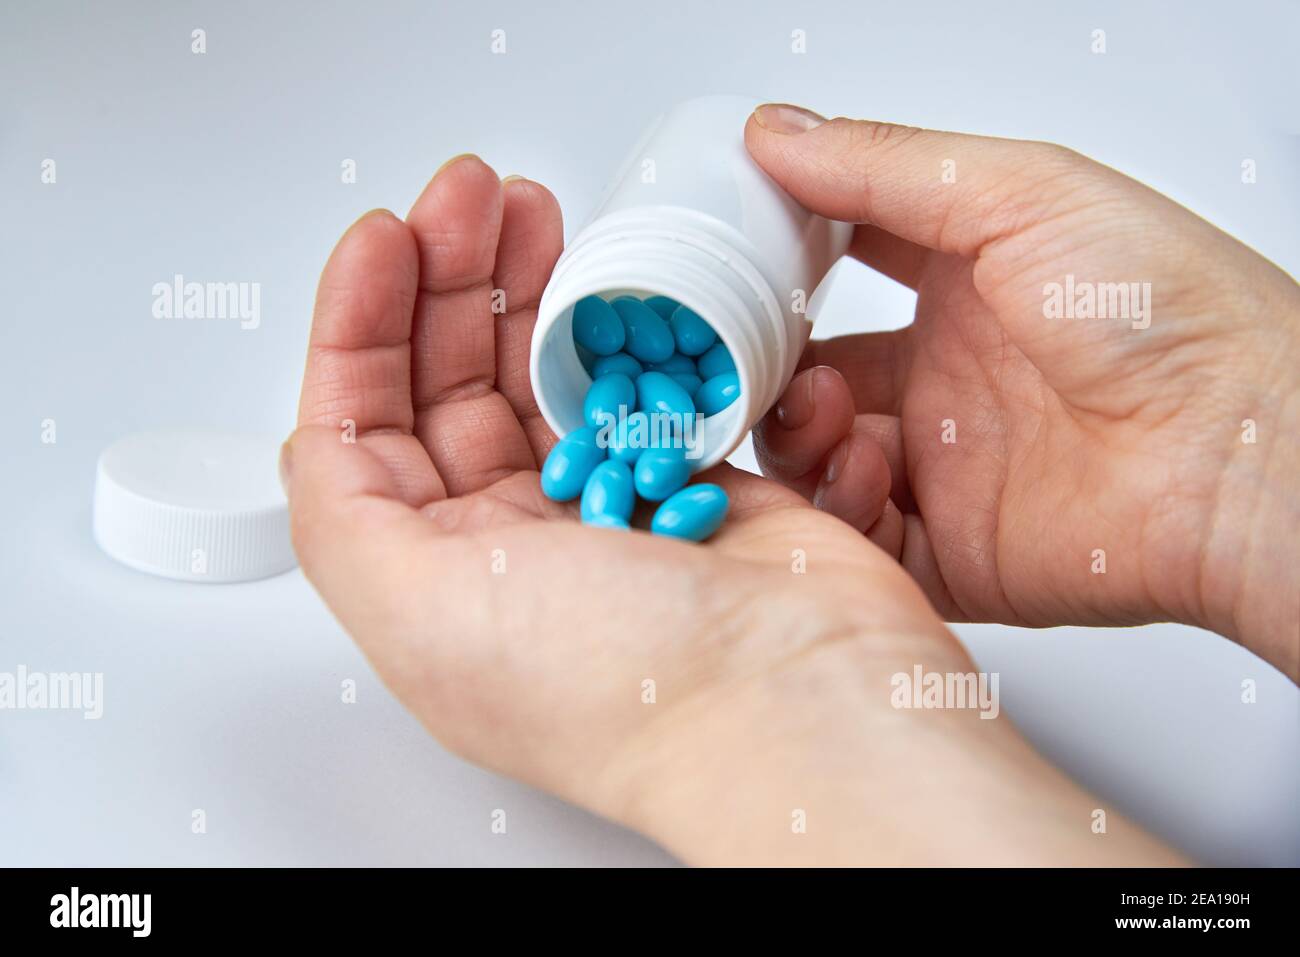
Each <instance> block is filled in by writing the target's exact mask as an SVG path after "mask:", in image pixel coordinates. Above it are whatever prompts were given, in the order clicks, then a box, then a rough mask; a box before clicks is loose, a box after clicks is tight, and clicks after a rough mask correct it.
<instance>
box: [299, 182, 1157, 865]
mask: <svg viewBox="0 0 1300 957" xmlns="http://www.w3.org/2000/svg"><path fill="white" fill-rule="evenodd" d="M560 246H561V228H560V215H559V210H558V207H557V206H556V203H555V200H554V199H553V197H552V196H551V195H550V193H549V192H547V191H546V190H545V189H544V188H543V187H541V186H540V185H538V184H536V183H532V182H529V181H527V180H521V179H511V180H508V181H507V182H505V183H504V184H503V183H500V182H499V181H498V179H497V177H496V174H495V173H493V172H492V170H491V169H489V168H488V167H487V166H486V165H484V164H483V163H482V162H481V161H480V160H478V159H477V158H475V157H462V158H458V159H457V160H454V161H452V162H451V163H449V164H448V165H447V166H445V167H444V168H443V169H442V170H441V171H440V172H439V173H438V174H437V175H436V176H435V177H434V179H433V181H432V183H431V184H430V185H429V186H428V188H427V189H426V190H425V192H424V194H423V195H422V196H421V197H420V199H419V200H418V201H417V202H416V204H415V206H414V208H413V209H412V210H411V212H410V214H409V215H408V217H407V220H406V222H402V221H401V220H399V219H397V218H396V217H394V216H393V215H392V214H390V213H387V212H376V213H372V214H369V215H367V216H365V217H363V218H362V219H361V220H360V221H359V222H357V223H356V224H355V225H353V226H352V228H351V229H349V230H348V232H347V234H346V235H345V236H344V237H343V239H342V240H341V241H340V242H339V245H338V247H337V248H336V249H335V251H334V253H333V255H332V256H331V257H330V260H329V263H328V264H327V265H326V267H325V271H324V273H323V275H322V277H321V282H320V289H319V293H318V298H317V304H316V314H315V320H314V324H313V328H312V334H311V343H310V349H309V355H308V361H307V370H306V375H305V381H304V384H303V392H302V401H301V405H300V410H299V420H300V425H299V428H298V430H297V431H296V432H295V433H294V435H293V436H292V437H291V439H290V440H289V442H288V443H286V446H285V451H284V457H283V460H282V466H283V471H284V475H285V483H286V488H287V490H288V495H289V501H290V508H291V516H292V531H293V538H294V544H295V548H296V549H297V552H298V555H299V558H300V559H301V562H302V567H303V570H304V572H305V573H306V575H307V577H308V578H309V579H310V580H311V581H312V583H313V584H314V585H315V586H316V588H317V589H318V590H319V591H320V593H321V595H322V596H323V597H324V598H325V600H326V602H327V603H328V604H329V606H330V608H331V609H332V610H333V612H334V613H335V614H336V615H337V616H338V617H339V619H340V620H341V621H342V623H343V624H344V626H345V627H346V628H347V629H348V630H349V632H350V633H351V634H352V635H353V636H354V637H355V638H356V640H357V642H358V643H359V644H360V646H361V647H362V649H363V650H364V651H365V653H366V654H367V655H368V656H369V658H370V660H371V661H372V662H373V663H374V666H375V668H376V669H377V671H378V672H379V674H380V675H381V676H382V677H383V679H384V680H385V681H386V682H387V683H388V685H389V686H390V687H391V688H392V689H393V691H394V692H395V693H396V694H397V695H398V697H399V698H400V699H401V700H402V701H403V702H404V703H405V704H406V705H407V706H408V707H410V708H411V709H412V711H414V713H415V714H416V715H417V716H418V717H419V718H420V719H421V720H422V721H423V722H424V723H425V725H426V726H427V727H428V728H429V729H430V731H432V732H433V734H434V735H436V736H437V737H438V738H439V739H440V740H442V741H443V742H444V743H445V744H447V745H448V746H449V747H450V748H452V749H454V750H455V751H457V752H459V753H461V754H463V755H465V756H467V757H468V758H470V759H472V760H474V761H476V762H478V763H480V764H483V765H486V766H488V767H490V768H494V769H496V770H498V771H502V772H504V773H506V774H510V775H512V776H515V777H518V778H521V779H523V780H525V781H528V782H531V783H533V784H535V785H537V786H540V787H543V788H546V789H548V790H550V791H553V792H555V793H556V794H559V795H561V796H562V797H565V798H567V799H569V800H571V801H573V802H575V803H578V804H581V805H583V806H585V807H587V808H590V809H592V810H594V811H596V812H598V813H601V814H604V815H606V816H608V817H611V818H613V819H615V820H617V821H621V822H623V823H625V824H628V825H630V826H633V827H636V828H639V829H640V830H642V831H644V832H645V833H647V834H649V835H650V836H652V837H654V838H656V839H658V840H659V841H661V842H662V843H664V844H665V845H667V846H668V847H669V848H670V849H672V850H674V851H676V852H677V853H678V854H679V855H680V856H681V857H683V858H684V859H686V860H687V861H694V862H722V861H727V862H733V863H735V862H745V861H764V862H775V861H788V860H805V861H819V862H833V861H845V862H847V861H859V862H867V861H872V862H890V861H894V862H900V863H901V862H903V861H909V862H912V863H916V862H920V861H926V860H929V861H941V860H942V861H961V860H966V861H971V862H976V861H978V862H981V863H993V862H997V861H1005V862H1011V861H1035V860H1039V861H1051V860H1055V861H1057V862H1059V861H1060V860H1061V858H1062V857H1064V858H1065V859H1068V860H1073V861H1079V862H1082V861H1096V862H1109V863H1123V862H1127V861H1132V860H1145V861H1156V862H1163V861H1168V860H1170V859H1171V858H1170V856H1169V853H1168V852H1167V851H1165V850H1164V849H1163V848H1161V847H1159V846H1158V845H1156V844H1154V843H1153V842H1152V841H1151V840H1150V839H1149V838H1147V837H1146V836H1145V835H1143V834H1142V833H1141V832H1140V831H1137V830H1136V829H1135V828H1133V827H1132V826H1131V825H1129V824H1127V823H1125V822H1123V821H1122V820H1119V819H1118V817H1117V816H1115V815H1111V818H1110V822H1109V825H1110V826H1109V832H1108V835H1107V838H1106V840H1105V841H1100V840H1098V839H1097V838H1096V836H1095V835H1092V834H1091V833H1090V830H1089V827H1088V825H1089V821H1090V817H1089V815H1090V810H1091V808H1093V807H1096V806H1097V802H1096V799H1095V798H1092V797H1090V796H1088V795H1086V794H1084V793H1083V792H1082V791H1080V790H1078V789H1077V788H1076V787H1074V785H1072V784H1070V783H1069V782H1068V781H1067V780H1066V779H1065V778H1063V777H1062V776H1061V775H1060V774H1059V773H1058V772H1056V771H1055V770H1054V769H1052V768H1050V767H1049V766H1047V765H1046V764H1045V763H1044V762H1043V761H1042V760H1041V759H1039V758H1038V756H1037V755H1035V754H1034V753H1033V752H1032V751H1031V750H1030V748H1029V747H1028V746H1027V745H1026V744H1025V743H1024V742H1023V740H1022V739H1021V738H1020V737H1019V736H1018V735H1017V733H1016V731H1015V730H1014V728H1013V727H1012V726H1011V725H1010V723H1009V722H1008V721H1006V720H993V721H987V720H981V719H980V718H979V716H978V713H977V712H976V711H973V710H948V711H898V710H895V709H894V708H893V707H892V706H891V704H890V692H891V686H890V676H891V675H893V674H894V673H897V672H907V673H910V672H911V671H912V668H913V666H914V665H917V664H920V665H922V666H923V668H924V669H925V670H927V671H938V672H963V673H964V672H970V671H973V670H974V667H973V665H972V663H971V662H970V660H969V658H968V657H967V656H966V655H965V653H964V651H963V650H962V649H961V647H960V646H959V645H958V644H957V642H956V641H955V640H954V639H953V637H952V635H951V634H950V633H949V632H948V631H947V630H946V629H945V628H944V627H943V626H942V624H941V623H940V622H939V620H938V618H937V617H936V616H935V614H934V612H933V610H932V609H931V608H930V607H929V605H928V604H927V603H926V601H925V598H924V596H923V595H922V594H921V591H920V590H919V589H918V588H917V587H916V586H915V584H913V583H912V581H911V580H910V579H909V578H908V577H907V575H906V574H905V573H904V572H903V571H902V569H901V568H900V567H899V566H898V565H897V563H896V562H894V561H893V560H892V559H890V558H889V557H888V556H886V555H885V554H884V553H882V552H881V551H880V550H879V549H877V548H875V547H874V546H873V545H871V544H870V543H869V542H867V541H865V540H864V539H863V538H862V536H861V535H859V534H858V533H857V532H855V531H854V530H853V529H852V528H850V527H849V526H847V525H845V524H843V523H842V522H840V521H839V520H837V519H835V518H833V517H831V516H828V515H825V514H821V513H818V512H817V511H816V510H814V509H812V508H811V507H810V506H809V505H808V503H807V502H806V501H805V500H804V499H803V498H801V497H800V496H798V495H796V494H795V493H793V492H791V491H789V490H787V489H784V488H782V487H780V486H779V485H777V484H775V483H772V482H769V481H766V480H764V479H762V478H759V477H758V476H754V475H749V474H745V473H741V472H737V471H735V470H733V469H731V468H729V467H727V466H722V467H720V468H718V469H715V470H712V471H711V472H710V473H709V475H708V476H707V478H708V480H710V481H717V482H719V483H721V484H722V485H724V486H725V487H726V489H727V491H728V493H729V495H730V496H731V499H732V509H731V513H730V515H729V517H728V520H727V523H726V525H725V526H724V527H723V529H722V530H721V531H720V532H719V533H718V534H717V535H715V536H714V538H713V539H712V540H711V541H710V542H709V543H708V544H707V545H705V546H700V545H695V544H689V543H684V542H680V541H675V540H669V539H664V538H659V537H654V536H651V535H648V534H644V533H642V532H617V531H612V530H605V529H592V528H587V527H584V526H582V525H580V524H578V523H577V522H576V521H575V520H574V519H575V515H574V510H573V508H572V507H569V506H562V505H557V504H555V503H553V502H550V501H548V500H547V499H545V498H544V497H543V496H542V495H541V492H540V489H539V484H538V482H539V480H538V472H537V468H538V463H539V462H540V461H542V459H543V458H544V456H545V454H546V452H547V451H548V449H549V448H550V446H551V444H552V443H553V442H554V441H555V437H554V436H553V435H552V434H551V433H550V431H549V430H548V429H547V427H546V425H545V423H544V421H543V420H542V419H541V418H540V416H539V415H538V411H537V408H536V406H535V405H534V403H533V397H532V390H531V387H530V385H529V381H528V363H527V356H528V348H529V339H530V335H531V331H532V326H533V323H534V321H535V319H536V304H537V301H538V299H539V297H540V295H541V292H542V289H543V286H544V284H545V282H546V280H547V277H548V276H549V274H550V270H551V267H552V266H553V264H554V262H555V260H556V258H557V256H558V254H559V251H560ZM494 289H499V290H503V291H504V294H505V303H506V307H507V311H506V313H505V314H504V315H500V316H495V315H494V314H493V312H492V308H491V307H492V299H493V290H494ZM352 429H354V430H355V441H354V442H349V441H347V439H348V438H350V437H351V434H352V433H351V431H350V430H352ZM878 477H879V479H880V483H881V484H880V487H879V488H878V489H877V490H876V491H875V493H874V494H875V497H876V500H877V501H878V502H880V503H883V501H884V498H885V492H886V489H885V484H884V483H885V482H886V481H887V476H886V473H884V472H883V470H882V471H881V472H880V473H879V475H878ZM796 550H798V552H799V553H801V554H802V555H803V556H805V557H806V562H807V569H806V573H805V574H795V573H794V570H793V569H792V562H795V561H796V560H797V558H798V556H797V555H796ZM648 681H649V682H653V684H652V685H648V684H646V682H648ZM958 795H960V797H959V798H958V797H957V796H958ZM954 800H957V801H959V802H960V806H959V807H956V808H954V807H953V806H951V805H952V802H953V801H954ZM794 809H802V810H804V811H805V812H806V813H807V814H808V816H809V819H810V820H811V821H813V822H815V823H816V826H815V827H814V826H812V825H810V827H809V833H808V834H804V835H798V834H794V833H793V832H792V828H791V816H792V812H793V811H794ZM972 815H975V816H978V817H979V818H980V823H979V825H978V826H975V827H970V826H965V825H964V824H963V823H962V822H963V821H967V820H969V818H970V817H971V816H972ZM1030 838H1032V839H1030Z"/></svg>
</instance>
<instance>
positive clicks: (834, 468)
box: [822, 442, 849, 485]
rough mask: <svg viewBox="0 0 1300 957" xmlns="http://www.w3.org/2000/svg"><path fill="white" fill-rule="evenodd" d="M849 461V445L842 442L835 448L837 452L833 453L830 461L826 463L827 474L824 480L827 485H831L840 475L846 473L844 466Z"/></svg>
mask: <svg viewBox="0 0 1300 957" xmlns="http://www.w3.org/2000/svg"><path fill="white" fill-rule="evenodd" d="M848 459H849V444H848V443H847V442H841V443H840V444H839V445H837V446H835V451H834V452H832V453H831V457H830V461H829V462H827V463H826V473H825V475H824V476H823V479H822V480H823V481H824V482H825V483H826V484H827V485H830V484H831V483H832V482H834V481H835V480H836V479H837V478H839V477H840V473H842V472H843V471H844V465H845V463H846V462H848Z"/></svg>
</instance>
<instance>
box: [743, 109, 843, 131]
mask: <svg viewBox="0 0 1300 957" xmlns="http://www.w3.org/2000/svg"><path fill="white" fill-rule="evenodd" d="M754 122H755V123H757V124H758V125H759V126H761V127H763V129H765V130H768V131H769V132H772V133H807V132H808V131H809V130H814V129H816V128H817V127H819V126H821V125H822V124H823V123H825V122H826V117H824V116H818V115H817V114H816V113H814V112H813V111H812V110H805V109H804V108H803V107H802V106H791V105H790V104H789V103H764V104H763V105H762V106H760V107H759V108H758V109H756V110H755V111H754Z"/></svg>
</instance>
